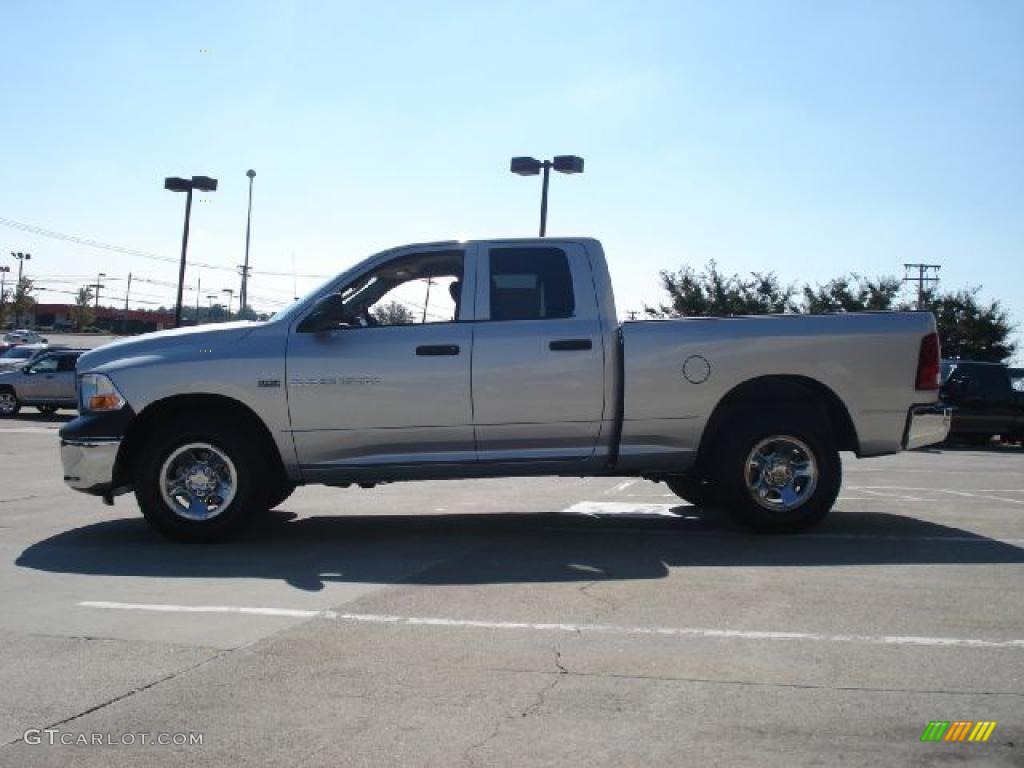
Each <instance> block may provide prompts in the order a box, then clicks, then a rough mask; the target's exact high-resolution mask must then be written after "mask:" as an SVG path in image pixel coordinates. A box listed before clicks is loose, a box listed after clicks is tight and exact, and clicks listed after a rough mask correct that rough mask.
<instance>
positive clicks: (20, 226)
mask: <svg viewBox="0 0 1024 768" xmlns="http://www.w3.org/2000/svg"><path fill="white" fill-rule="evenodd" d="M0 224H2V225H3V226H5V227H11V228H12V229H17V230H20V231H22V232H28V233H30V234H33V235H39V236H40V237H49V238H52V239H54V240H63V241H65V242H69V243H75V244H77V245H84V246H86V247H89V248H99V249H100V250H104V251H113V252H114V253H120V254H123V255H125V256H136V257H138V258H140V259H150V260H152V261H162V262H164V263H166V264H178V263H179V262H180V259H179V258H176V257H174V256H163V255H161V254H158V253H151V252H149V251H140V250H139V249H137V248H126V247H124V246H121V245H113V244H111V243H104V242H102V241H100V240H90V239H89V238H85V237H78V236H77V235H69V234H67V233H64V232H57V231H55V230H52V229H44V228H43V227H37V226H35V225H34V224H26V223H25V222H23V221H16V220H14V219H8V218H5V217H3V216H0ZM189 264H190V265H192V266H194V267H202V268H203V269H219V270H222V271H224V272H236V268H235V267H229V266H227V265H224V264H207V263H205V262H201V261H189ZM250 272H251V274H254V275H268V276H271V277H292V276H293V274H292V273H291V272H268V271H262V270H258V269H251V268H250ZM236 273H237V272H236ZM294 276H295V277H305V278H312V279H318V280H325V279H327V278H328V277H330V275H317V274H304V275H294Z"/></svg>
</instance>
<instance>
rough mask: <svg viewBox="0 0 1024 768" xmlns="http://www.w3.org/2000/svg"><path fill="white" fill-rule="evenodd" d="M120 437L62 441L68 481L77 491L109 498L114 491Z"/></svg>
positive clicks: (62, 459) (62, 462) (62, 461)
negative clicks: (115, 465)
mask: <svg viewBox="0 0 1024 768" xmlns="http://www.w3.org/2000/svg"><path fill="white" fill-rule="evenodd" d="M120 447H121V440H120V438H109V439H105V440H104V439H99V438H94V439H85V440H64V439H62V440H61V441H60V461H61V464H63V465H64V482H65V483H67V484H68V485H69V486H70V487H72V488H74V489H75V490H76V491H81V492H82V493H91V494H93V495H95V496H106V495H109V494H110V493H111V492H112V491H113V488H114V464H115V462H116V461H117V451H118V449H119V448H120Z"/></svg>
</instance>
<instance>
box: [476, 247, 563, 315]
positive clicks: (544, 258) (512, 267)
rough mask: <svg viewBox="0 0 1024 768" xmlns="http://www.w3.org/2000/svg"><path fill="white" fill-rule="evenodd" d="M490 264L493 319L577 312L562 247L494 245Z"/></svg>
mask: <svg viewBox="0 0 1024 768" xmlns="http://www.w3.org/2000/svg"><path fill="white" fill-rule="evenodd" d="M489 266H490V289H489V290H490V319H491V320H498V321H501V320H549V319H557V318H568V317H573V316H574V314H575V311H576V301H575V296H574V291H573V283H572V274H571V272H570V270H569V260H568V258H567V257H566V254H565V251H564V250H562V249H561V248H552V247H535V248H493V249H491V251H490V263H489Z"/></svg>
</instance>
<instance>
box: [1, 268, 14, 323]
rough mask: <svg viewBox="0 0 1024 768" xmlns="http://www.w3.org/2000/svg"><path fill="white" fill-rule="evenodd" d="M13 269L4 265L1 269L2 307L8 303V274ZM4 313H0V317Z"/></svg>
mask: <svg viewBox="0 0 1024 768" xmlns="http://www.w3.org/2000/svg"><path fill="white" fill-rule="evenodd" d="M10 271H11V268H10V267H8V266H7V265H6V264H4V265H3V266H2V267H0V307H2V306H3V305H4V304H6V303H7V273H8V272H10ZM2 314H3V313H2V312H0V315H2Z"/></svg>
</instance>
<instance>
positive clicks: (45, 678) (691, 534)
mask: <svg viewBox="0 0 1024 768" xmlns="http://www.w3.org/2000/svg"><path fill="white" fill-rule="evenodd" d="M28 410H31V409H28ZM60 423H61V419H60V418H46V417H42V416H33V415H32V414H30V413H26V414H24V415H23V416H22V417H21V418H19V419H17V420H9V421H5V422H3V423H0V459H2V464H0V745H2V746H0V765H4V766H8V765H9V766H37V765H39V766H43V765H45V766H66V765H76V766H78V765H81V766H94V765H95V766H121V765H138V764H141V763H143V762H144V763H145V764H146V765H153V766H163V765H180V764H192V765H205V764H210V765H253V766H257V765H259V766H263V765H275V766H276V765H323V766H339V765H360V766H361V765H366V766H382V765H385V766H387V765H394V766H399V765H400V766H421V765H423V766H427V765H431V766H433V765H436V766H473V765H515V766H533V765H588V766H616V767H620V766H635V765H650V764H655V763H657V764H667V765H690V764H693V765H723V766H724V765H758V766H791V765H844V766H852V765H871V766H877V765H932V764H939V765H948V764H958V763H970V764H979V765H1021V764H1024V749H1022V746H1021V744H1022V741H1024V589H1022V587H1024V450H1021V449H1019V448H998V447H995V446H993V447H992V449H991V450H970V451H968V450H927V451H920V452H915V453H910V454H903V455H901V456H894V457H887V458H883V459H873V460H865V461H856V460H854V459H853V458H852V457H844V467H845V482H844V486H843V491H842V494H841V496H840V499H839V502H838V504H837V508H836V511H835V512H834V513H833V514H832V515H831V516H830V517H829V518H828V519H827V520H826V521H825V523H824V524H823V525H821V526H820V527H819V528H817V529H815V530H814V531H812V532H809V533H807V534H804V535H799V536H786V537H764V536H755V535H751V534H748V533H746V532H744V531H741V530H738V529H736V528H735V527H733V526H732V525H731V524H730V523H729V522H728V520H727V519H726V518H725V517H724V516H723V515H722V514H720V513H719V512H717V511H716V510H713V509H700V508H696V507H692V506H689V505H686V504H684V503H682V502H679V501H678V500H677V499H675V498H674V497H672V496H670V495H669V493H668V490H667V488H666V487H665V486H664V485H659V484H654V483H649V482H646V481H640V480H637V481H633V480H622V479H618V478H607V479H590V480H576V479H547V478H542V479H527V480H523V479H505V480H487V481H465V482H449V483H409V484H396V485H390V486H384V487H379V488H376V489H372V490H361V489H352V490H337V489H327V488H303V489H299V490H298V491H297V492H296V494H295V495H294V496H293V497H292V498H291V499H289V500H288V501H286V502H285V503H284V504H282V505H281V507H280V508H279V509H278V510H277V511H275V512H273V513H272V514H271V515H270V517H269V518H268V519H267V520H266V521H264V522H262V523H261V524H260V525H258V526H257V527H255V528H254V529H252V530H251V531H249V532H247V533H246V534H245V536H244V537H243V538H242V539H241V540H239V541H236V542H233V543H226V544H218V545H210V546H183V545H176V544H171V543H168V542H165V541H163V540H161V539H158V538H157V537H156V536H155V535H154V534H152V533H151V532H150V530H149V529H148V527H147V526H146V525H145V523H144V522H143V521H142V519H141V517H140V516H139V513H138V509H137V507H136V505H135V503H134V500H133V499H132V498H131V497H121V498H119V499H118V500H117V504H116V506H114V507H112V508H111V507H105V506H103V505H102V504H100V503H99V501H98V500H96V499H93V498H90V497H86V496H83V495H79V494H75V493H74V492H72V491H69V490H67V489H65V488H64V486H63V484H62V483H61V480H60V474H61V473H60V467H59V459H58V454H57V438H56V428H57V427H58V426H59V424H60ZM933 720H941V721H956V720H970V721H982V720H987V721H997V723H998V725H997V726H996V727H995V729H994V731H993V732H992V735H991V737H990V739H989V741H987V742H985V743H972V742H966V741H965V742H962V743H951V742H940V743H922V742H921V740H920V739H921V735H922V732H923V731H924V729H925V727H926V725H927V724H928V723H929V722H930V721H933ZM30 729H40V730H45V729H50V731H51V734H49V735H48V734H46V733H43V734H42V735H41V736H35V735H33V734H34V731H30V733H29V734H28V735H26V731H27V730H30ZM178 733H184V734H192V738H195V735H196V734H199V735H201V738H202V744H201V745H199V744H192V745H184V746H174V745H166V746H160V745H149V744H147V745H142V744H141V741H142V736H141V735H142V734H146V736H147V739H152V738H156V735H157V734H178ZM95 735H99V737H100V739H101V740H102V741H104V742H113V743H104V744H96V743H93V744H90V745H83V744H81V743H75V744H65V745H62V744H60V743H56V744H53V745H51V744H49V743H47V739H53V740H56V741H58V742H59V741H60V740H61V739H64V740H72V741H78V742H80V741H81V739H82V737H83V736H84V737H85V738H86V739H87V740H95V739H96V736H95ZM128 736H131V739H132V740H134V742H135V743H133V744H125V743H123V742H124V741H126V740H127V739H128ZM37 741H42V743H35V742H37Z"/></svg>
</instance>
